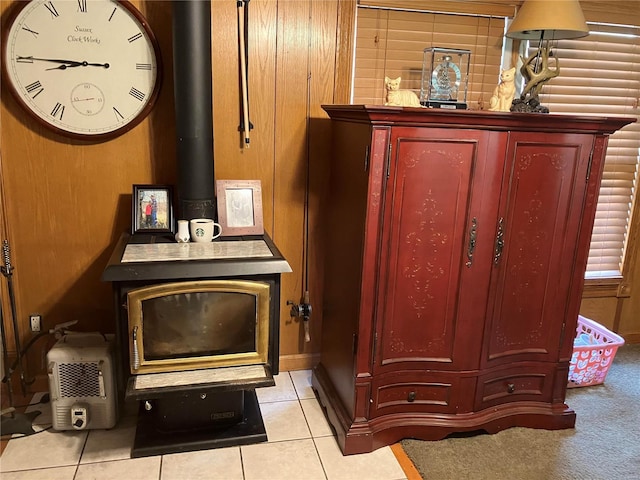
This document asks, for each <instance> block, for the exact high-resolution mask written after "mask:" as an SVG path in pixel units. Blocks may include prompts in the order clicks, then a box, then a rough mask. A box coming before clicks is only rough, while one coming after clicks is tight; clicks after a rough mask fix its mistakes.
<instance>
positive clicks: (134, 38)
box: [127, 33, 142, 43]
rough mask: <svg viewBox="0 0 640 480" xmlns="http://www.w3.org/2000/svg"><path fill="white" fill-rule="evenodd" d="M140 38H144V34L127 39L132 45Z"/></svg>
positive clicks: (137, 34)
mask: <svg viewBox="0 0 640 480" xmlns="http://www.w3.org/2000/svg"><path fill="white" fill-rule="evenodd" d="M139 38H142V34H141V33H136V34H135V35H134V36H132V37H129V38H127V40H129V43H132V42H135V41H136V40H138V39H139Z"/></svg>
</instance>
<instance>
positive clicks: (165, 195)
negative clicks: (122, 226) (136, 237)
mask: <svg viewBox="0 0 640 480" xmlns="http://www.w3.org/2000/svg"><path fill="white" fill-rule="evenodd" d="M131 210H132V211H131V233H132V234H136V233H150V234H156V233H174V220H173V188H172V187H171V186H170V185H134V186H133V194H132V196H131Z"/></svg>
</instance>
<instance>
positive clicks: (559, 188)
mask: <svg viewBox="0 0 640 480" xmlns="http://www.w3.org/2000/svg"><path fill="white" fill-rule="evenodd" d="M591 144H592V139H591V137H590V136H586V135H569V134H531V133H514V134H512V136H511V141H510V143H509V145H508V151H507V158H508V159H509V162H510V165H508V169H507V171H506V175H505V179H504V184H503V194H502V199H503V203H502V205H501V208H500V215H501V220H502V221H501V222H500V223H499V225H498V227H497V229H501V233H500V234H496V239H497V238H498V236H499V235H500V236H501V240H502V242H503V246H499V245H498V242H496V252H495V253H496V258H495V262H494V264H495V265H494V269H493V274H492V277H493V278H492V285H491V298H494V299H495V300H494V301H493V302H492V303H493V305H492V307H491V308H490V316H489V322H487V326H488V330H487V331H486V334H485V348H486V350H485V353H486V355H484V358H485V364H492V363H504V362H511V361H516V360H545V361H557V360H558V351H559V347H560V343H561V341H562V340H561V335H562V329H563V324H564V321H565V315H566V308H567V298H568V297H569V294H570V287H571V281H572V276H573V275H572V272H573V270H574V268H575V252H576V249H577V240H578V234H579V227H580V218H581V214H582V209H583V203H584V194H585V188H586V177H587V169H588V164H589V154H590V150H591V146H592V145H591ZM568 334H571V333H568Z"/></svg>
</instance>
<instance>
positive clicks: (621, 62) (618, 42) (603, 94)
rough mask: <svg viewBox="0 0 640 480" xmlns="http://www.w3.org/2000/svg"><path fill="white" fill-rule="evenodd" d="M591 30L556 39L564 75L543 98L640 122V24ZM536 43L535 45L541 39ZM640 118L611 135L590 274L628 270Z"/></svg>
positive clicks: (560, 109)
mask: <svg viewBox="0 0 640 480" xmlns="http://www.w3.org/2000/svg"><path fill="white" fill-rule="evenodd" d="M589 30H590V34H589V36H587V37H584V38H580V39H575V40H560V41H558V42H557V45H555V47H554V50H555V51H556V54H557V58H559V62H560V69H561V70H560V75H559V76H558V77H556V78H554V79H553V80H552V81H550V82H549V83H548V84H547V85H545V86H544V87H543V89H542V93H541V95H540V101H541V103H542V104H543V105H545V106H547V107H549V109H550V110H551V112H553V113H567V114H579V115H603V116H630V117H636V118H637V119H638V122H640V108H639V107H638V102H639V101H640V27H634V26H623V25H611V24H595V23H589ZM531 43H532V45H531V46H530V47H529V48H530V50H532V51H533V50H534V49H535V47H536V45H537V42H531ZM527 54H528V55H529V54H530V52H527ZM528 55H527V56H528ZM638 122H636V123H633V124H630V125H627V126H626V127H624V128H623V129H621V130H619V131H618V132H616V133H614V134H613V135H611V137H610V138H609V146H608V148H607V156H606V160H605V168H604V175H603V179H602V187H601V189H600V197H599V199H598V209H597V213H596V221H595V226H594V230H593V236H592V239H591V249H590V251H589V262H588V265H587V275H586V276H587V278H620V277H621V276H622V273H623V270H624V269H623V266H624V253H625V249H626V246H627V242H628V241H629V227H630V225H631V214H632V211H633V208H632V206H633V200H634V196H635V194H636V192H637V186H638V164H639V162H640V123H638Z"/></svg>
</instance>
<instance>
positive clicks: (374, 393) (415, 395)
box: [370, 372, 474, 417]
mask: <svg viewBox="0 0 640 480" xmlns="http://www.w3.org/2000/svg"><path fill="white" fill-rule="evenodd" d="M473 382H474V380H473V379H467V378H462V377H460V375H448V374H446V373H429V374H425V373H423V372H398V373H395V374H393V375H385V376H381V378H376V379H374V381H373V382H372V388H371V411H370V415H371V417H377V416H380V415H388V414H391V413H407V412H415V413H419V412H425V413H427V412H428V413H456V412H461V411H465V405H464V398H465V397H466V398H467V399H472V398H473V393H472V392H473V391H474V390H473V388H474V383H473ZM464 388H467V389H468V390H467V391H468V395H466V396H465V395H462V391H463V389H464ZM468 403H470V402H468ZM469 407H470V405H469ZM467 410H468V408H467Z"/></svg>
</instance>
